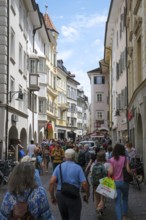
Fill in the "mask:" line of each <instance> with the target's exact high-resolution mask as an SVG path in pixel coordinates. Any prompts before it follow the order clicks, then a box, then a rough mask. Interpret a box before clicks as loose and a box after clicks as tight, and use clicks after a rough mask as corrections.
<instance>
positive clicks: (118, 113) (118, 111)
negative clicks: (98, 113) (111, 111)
mask: <svg viewBox="0 0 146 220" xmlns="http://www.w3.org/2000/svg"><path fill="white" fill-rule="evenodd" d="M123 111H127V109H117V110H116V112H115V115H114V116H120V112H123Z"/></svg>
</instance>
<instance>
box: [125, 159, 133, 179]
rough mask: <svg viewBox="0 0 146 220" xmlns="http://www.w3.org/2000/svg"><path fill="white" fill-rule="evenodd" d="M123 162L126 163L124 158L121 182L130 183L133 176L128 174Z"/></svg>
mask: <svg viewBox="0 0 146 220" xmlns="http://www.w3.org/2000/svg"><path fill="white" fill-rule="evenodd" d="M125 162H126V157H125V161H124V167H123V180H124V182H126V183H130V182H132V181H133V176H132V175H131V174H130V173H128V171H127V169H126V166H125Z"/></svg>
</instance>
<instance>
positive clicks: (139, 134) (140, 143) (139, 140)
mask: <svg viewBox="0 0 146 220" xmlns="http://www.w3.org/2000/svg"><path fill="white" fill-rule="evenodd" d="M136 133H137V135H136V139H137V140H136V143H137V144H136V150H137V153H138V154H140V155H141V156H142V157H143V126H142V118H141V114H138V117H137V124H136Z"/></svg>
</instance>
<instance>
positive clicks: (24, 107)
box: [23, 91, 28, 112]
mask: <svg viewBox="0 0 146 220" xmlns="http://www.w3.org/2000/svg"><path fill="white" fill-rule="evenodd" d="M27 107H28V106H27V93H26V91H24V92H23V111H24V112H26V111H27Z"/></svg>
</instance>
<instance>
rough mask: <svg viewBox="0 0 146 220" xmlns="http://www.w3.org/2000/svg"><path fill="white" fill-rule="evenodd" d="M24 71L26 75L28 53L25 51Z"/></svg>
mask: <svg viewBox="0 0 146 220" xmlns="http://www.w3.org/2000/svg"><path fill="white" fill-rule="evenodd" d="M23 72H24V75H25V76H26V75H27V54H26V53H25V52H24V63H23Z"/></svg>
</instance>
